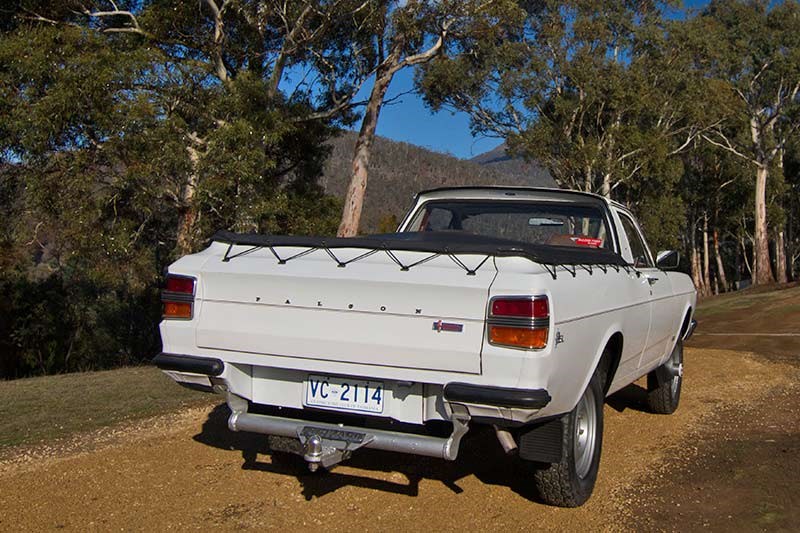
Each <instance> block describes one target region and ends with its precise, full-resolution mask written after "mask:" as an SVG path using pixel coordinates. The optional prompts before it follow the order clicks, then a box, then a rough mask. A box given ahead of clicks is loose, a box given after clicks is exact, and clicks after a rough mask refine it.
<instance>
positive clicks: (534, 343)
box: [488, 296, 550, 350]
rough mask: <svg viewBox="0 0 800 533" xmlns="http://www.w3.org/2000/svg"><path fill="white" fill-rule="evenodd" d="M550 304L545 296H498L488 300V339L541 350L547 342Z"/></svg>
mask: <svg viewBox="0 0 800 533" xmlns="http://www.w3.org/2000/svg"><path fill="white" fill-rule="evenodd" d="M549 327H550V304H549V302H548V300H547V296H498V297H495V298H492V300H491V302H490V303H489V320H488V330H489V331H488V333H489V334H488V337H489V342H490V343H491V344H494V345H498V346H509V347H512V348H523V349H526V350H540V349H542V348H544V347H545V346H547V337H548V333H549Z"/></svg>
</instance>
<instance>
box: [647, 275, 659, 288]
mask: <svg viewBox="0 0 800 533" xmlns="http://www.w3.org/2000/svg"><path fill="white" fill-rule="evenodd" d="M656 281H658V278H656V277H652V276H647V283H649V284H650V285H651V286H652V285H655V284H656Z"/></svg>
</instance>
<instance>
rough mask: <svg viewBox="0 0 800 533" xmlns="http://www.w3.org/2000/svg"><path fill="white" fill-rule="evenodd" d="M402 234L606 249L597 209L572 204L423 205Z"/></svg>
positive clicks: (603, 222)
mask: <svg viewBox="0 0 800 533" xmlns="http://www.w3.org/2000/svg"><path fill="white" fill-rule="evenodd" d="M405 231H413V232H416V231H452V232H461V233H470V234H474V235H483V236H486V237H494V238H499V239H509V240H514V241H520V242H525V243H531V244H542V245H551V246H584V247H589V248H605V249H607V250H611V249H612V243H611V242H610V239H609V235H608V228H607V226H606V217H605V214H604V212H603V210H602V209H600V208H599V207H597V206H593V205H581V204H572V203H570V204H564V205H560V204H554V203H546V202H543V203H539V202H537V203H529V202H519V201H514V202H510V201H509V202H497V201H495V202H475V201H460V202H459V201H455V202H454V201H444V202H440V201H432V202H426V203H425V204H423V205H422V206H421V207H420V209H419V210H418V211H417V212H416V213H415V214H414V216H413V218H412V219H411V222H410V223H409V225H408V226H407V227H406V228H405Z"/></svg>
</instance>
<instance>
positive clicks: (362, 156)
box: [338, 0, 520, 237]
mask: <svg viewBox="0 0 800 533" xmlns="http://www.w3.org/2000/svg"><path fill="white" fill-rule="evenodd" d="M372 13H373V15H374V16H373V18H372V20H371V22H370V23H369V24H365V25H364V27H363V30H364V31H366V32H368V33H369V37H368V39H369V41H370V42H371V43H372V47H371V49H370V50H369V51H368V53H363V54H362V56H363V57H364V58H367V59H368V64H369V65H371V66H372V68H371V72H370V76H372V79H373V80H374V81H373V85H372V88H371V90H370V93H369V97H368V98H367V100H366V101H365V102H364V114H363V117H362V119H361V126H360V129H359V133H358V137H357V140H356V145H355V150H354V153H353V161H352V170H351V179H350V183H349V185H348V188H347V193H346V196H345V203H344V210H343V212H342V220H341V223H340V225H339V231H338V235H339V236H343V237H349V236H353V235H355V234H356V233H358V227H359V222H360V219H361V211H362V208H363V203H364V195H365V193H366V188H367V178H368V172H369V160H370V153H371V149H372V142H373V140H374V138H375V130H376V128H377V124H378V118H379V116H380V112H381V108H382V106H383V104H384V99H385V98H386V92H387V90H388V89H389V85H390V84H391V82H392V79H393V78H394V76H395V74H397V73H398V72H400V71H401V70H403V69H406V68H412V67H414V66H416V65H424V64H426V63H428V62H430V61H431V60H432V59H434V58H435V57H436V56H438V55H440V54H442V53H443V52H444V51H446V50H451V51H452V50H456V48H457V47H456V46H454V45H453V43H458V42H463V40H465V39H466V40H472V41H474V40H480V41H483V42H485V43H492V44H494V43H496V42H497V40H498V39H499V38H500V37H501V36H502V28H503V26H504V25H505V24H507V23H508V21H510V20H513V19H514V18H515V17H518V16H519V14H520V10H519V8H518V6H517V5H516V2H513V1H511V0H437V1H430V0H402V1H380V2H375V8H374V10H373V11H372ZM462 51H463V50H462Z"/></svg>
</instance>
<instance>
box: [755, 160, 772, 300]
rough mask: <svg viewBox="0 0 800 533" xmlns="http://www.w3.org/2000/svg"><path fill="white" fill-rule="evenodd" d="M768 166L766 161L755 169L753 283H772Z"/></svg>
mask: <svg viewBox="0 0 800 533" xmlns="http://www.w3.org/2000/svg"><path fill="white" fill-rule="evenodd" d="M768 176H769V168H768V166H767V164H766V163H762V164H760V165H759V166H758V167H757V169H756V197H755V201H756V209H755V216H756V220H755V226H756V227H755V238H754V243H753V266H754V273H753V274H754V275H753V285H766V284H768V283H774V282H775V278H774V277H773V275H772V267H771V265H770V261H769V238H768V235H767V177H768Z"/></svg>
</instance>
